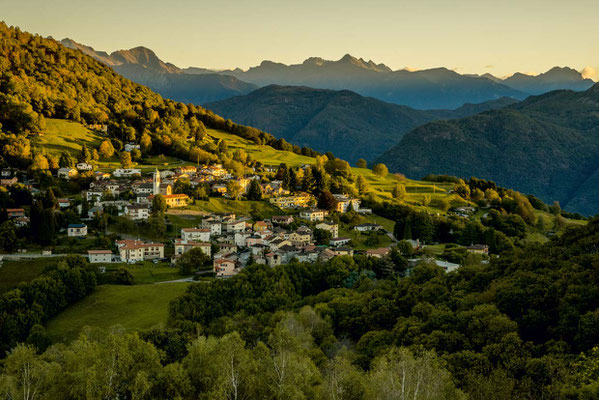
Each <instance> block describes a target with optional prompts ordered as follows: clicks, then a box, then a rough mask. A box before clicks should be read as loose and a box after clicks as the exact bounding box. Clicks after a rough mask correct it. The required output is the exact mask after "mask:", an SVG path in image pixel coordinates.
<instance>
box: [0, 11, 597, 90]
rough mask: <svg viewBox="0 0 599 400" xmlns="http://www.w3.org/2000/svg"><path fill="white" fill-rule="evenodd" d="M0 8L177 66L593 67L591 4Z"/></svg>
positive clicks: (52, 32) (33, 27)
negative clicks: (356, 61)
mask: <svg viewBox="0 0 599 400" xmlns="http://www.w3.org/2000/svg"><path fill="white" fill-rule="evenodd" d="M0 10H2V11H1V12H0V18H1V19H3V20H4V21H5V22H6V23H7V24H9V25H16V26H20V27H21V28H22V29H24V30H27V31H30V32H35V33H39V34H41V35H44V36H53V37H54V38H56V39H62V38H64V37H70V38H72V39H74V40H76V41H78V42H81V43H84V44H87V45H90V46H92V47H94V48H95V49H97V50H106V51H109V52H110V51H114V50H117V49H122V48H131V47H134V46H139V45H143V46H147V47H149V48H151V49H152V50H154V51H155V52H156V53H157V54H158V56H159V57H160V58H161V59H163V60H165V61H169V62H172V63H174V64H176V65H177V66H180V67H187V66H198V67H212V68H232V67H241V68H244V69H245V68H248V67H250V66H253V65H257V64H258V63H260V61H262V60H265V59H266V60H272V61H279V62H283V63H286V64H290V63H300V62H301V61H303V60H304V59H306V58H308V57H311V56H317V57H322V58H326V59H339V58H341V57H342V56H343V55H344V54H345V53H350V54H352V55H354V56H356V57H362V58H364V59H366V60H368V59H372V60H374V61H376V62H378V63H380V62H382V63H385V64H387V65H388V66H389V67H391V68H393V69H400V68H405V67H409V68H417V69H423V68H432V67H438V66H445V67H447V68H452V69H456V70H457V71H458V72H460V73H484V72H490V73H492V74H495V75H498V76H502V75H506V74H511V73H513V72H515V71H521V72H531V73H538V72H543V71H545V70H547V69H549V68H550V67H552V66H555V65H559V66H566V65H567V66H570V67H572V68H575V69H577V70H582V69H583V68H585V67H589V68H588V69H587V72H588V73H589V75H590V74H592V72H593V69H594V70H599V23H598V22H597V21H598V20H599V0H567V1H566V0H544V1H541V0H519V1H516V0H499V1H498V0H492V1H491V0H461V1H449V0H448V1H440V0H428V1H427V0H409V1H404V0H366V1H365V0H360V1H355V0H302V1H284V0H220V1H218V0H211V1H204V0H195V1H193V0H178V1H164V0H143V1H141V0H101V1H98V0H94V1H87V0H0ZM597 78H598V76H594V79H596V80H597Z"/></svg>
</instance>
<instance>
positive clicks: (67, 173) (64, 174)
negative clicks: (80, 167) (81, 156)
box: [56, 167, 79, 180]
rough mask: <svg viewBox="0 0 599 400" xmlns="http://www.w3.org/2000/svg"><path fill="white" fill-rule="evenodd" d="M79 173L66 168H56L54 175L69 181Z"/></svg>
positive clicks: (73, 169)
mask: <svg viewBox="0 0 599 400" xmlns="http://www.w3.org/2000/svg"><path fill="white" fill-rule="evenodd" d="M78 174H79V173H78V172H77V170H76V169H75V168H67V167H63V168H58V172H57V173H56V175H57V176H58V177H59V178H63V179H67V180H68V179H71V178H75V177H76V176H77V175H78Z"/></svg>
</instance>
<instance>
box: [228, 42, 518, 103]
mask: <svg viewBox="0 0 599 400" xmlns="http://www.w3.org/2000/svg"><path fill="white" fill-rule="evenodd" d="M220 73H222V74H226V75H233V76H235V77H237V78H239V79H241V80H243V81H245V82H250V83H253V84H255V85H258V86H267V85H270V84H277V85H287V86H308V87H313V88H319V89H333V90H344V89H345V90H351V91H354V92H356V93H358V94H360V95H362V96H370V97H374V98H377V99H379V100H382V101H386V102H390V103H395V104H402V105H406V106H409V107H413V108H418V109H453V108H457V107H460V106H461V105H463V104H464V103H481V102H484V101H487V100H493V99H498V98H501V97H504V96H508V97H514V98H520V99H521V98H524V97H526V94H525V93H522V92H520V91H518V90H514V89H512V88H509V87H507V86H505V85H503V84H499V83H496V82H493V81H491V80H489V79H486V78H481V77H472V76H466V75H460V74H458V73H457V72H454V71H451V70H448V69H446V68H435V69H429V70H422V71H407V70H399V71H392V70H391V69H390V68H389V67H387V66H385V65H383V64H376V63H375V62H373V61H364V60H363V59H361V58H360V59H358V58H355V57H352V56H351V55H349V54H347V55H345V56H344V57H343V58H341V59H340V60H337V61H329V60H323V59H322V58H316V57H312V58H309V59H307V60H305V61H304V62H303V63H302V64H294V65H285V64H281V63H274V62H272V61H263V62H262V63H261V64H260V65H259V66H257V67H252V68H250V69H249V70H247V71H242V70H240V69H235V70H228V71H222V72H220Z"/></svg>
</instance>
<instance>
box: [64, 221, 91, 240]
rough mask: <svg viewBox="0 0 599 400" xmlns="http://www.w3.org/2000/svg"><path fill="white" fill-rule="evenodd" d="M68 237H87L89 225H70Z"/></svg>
mask: <svg viewBox="0 0 599 400" xmlns="http://www.w3.org/2000/svg"><path fill="white" fill-rule="evenodd" d="M67 236H68V237H86V236H87V225H85V224H69V225H68V226H67Z"/></svg>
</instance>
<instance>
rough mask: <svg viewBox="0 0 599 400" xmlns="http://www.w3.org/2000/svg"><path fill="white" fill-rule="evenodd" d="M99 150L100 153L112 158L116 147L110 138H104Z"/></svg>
mask: <svg viewBox="0 0 599 400" xmlns="http://www.w3.org/2000/svg"><path fill="white" fill-rule="evenodd" d="M98 150H99V152H100V155H101V156H102V157H104V158H110V157H112V156H113V155H114V147H113V146H112V143H111V142H110V140H104V141H103V142H102V143H101V144H100V148H99V149H98Z"/></svg>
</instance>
